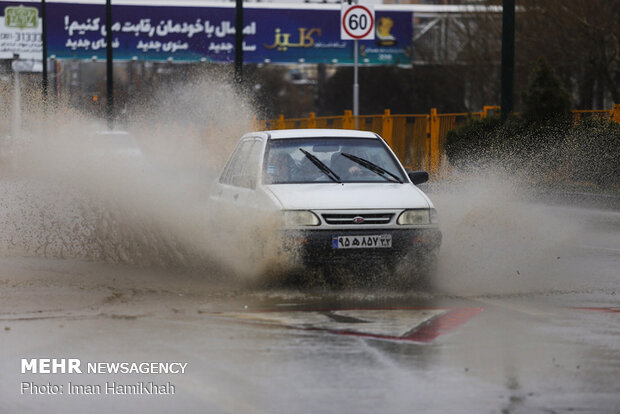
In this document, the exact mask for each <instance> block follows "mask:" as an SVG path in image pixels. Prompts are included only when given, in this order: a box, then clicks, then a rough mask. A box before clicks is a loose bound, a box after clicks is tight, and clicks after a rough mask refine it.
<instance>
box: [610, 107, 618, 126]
mask: <svg viewBox="0 0 620 414" xmlns="http://www.w3.org/2000/svg"><path fill="white" fill-rule="evenodd" d="M611 119H613V120H614V122H617V123H619V124H620V104H614V109H612V113H611Z"/></svg>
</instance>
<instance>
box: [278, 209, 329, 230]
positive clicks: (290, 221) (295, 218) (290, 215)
mask: <svg viewBox="0 0 620 414" xmlns="http://www.w3.org/2000/svg"><path fill="white" fill-rule="evenodd" d="M284 224H285V225H286V226H289V227H296V226H318V225H319V224H321V221H320V220H319V218H318V217H317V216H316V214H314V213H313V212H311V211H307V210H291V211H285V212H284Z"/></svg>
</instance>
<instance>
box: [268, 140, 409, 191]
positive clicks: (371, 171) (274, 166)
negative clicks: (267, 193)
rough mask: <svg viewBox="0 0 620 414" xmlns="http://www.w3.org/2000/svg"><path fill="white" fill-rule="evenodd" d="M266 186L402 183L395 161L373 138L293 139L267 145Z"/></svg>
mask: <svg viewBox="0 0 620 414" xmlns="http://www.w3.org/2000/svg"><path fill="white" fill-rule="evenodd" d="M263 173H264V182H265V183H266V184H304V183H321V182H336V183H341V182H342V183H364V182H378V183H380V182H385V183H390V182H392V183H393V182H397V183H398V182H400V183H402V182H404V180H405V178H404V177H403V174H402V170H401V168H400V167H399V165H398V162H397V160H396V159H395V158H394V157H393V156H392V154H391V153H390V152H389V151H388V149H387V148H386V146H385V144H384V143H383V142H382V141H381V140H379V139H374V138H325V137H321V138H295V139H276V140H272V141H270V144H269V146H268V147H267V154H266V157H265V163H264V171H263Z"/></svg>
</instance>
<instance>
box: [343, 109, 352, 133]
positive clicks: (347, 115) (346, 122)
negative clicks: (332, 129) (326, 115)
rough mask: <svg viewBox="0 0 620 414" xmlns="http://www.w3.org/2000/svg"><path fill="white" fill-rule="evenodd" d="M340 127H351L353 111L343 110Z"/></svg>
mask: <svg viewBox="0 0 620 414" xmlns="http://www.w3.org/2000/svg"><path fill="white" fill-rule="evenodd" d="M342 129H353V111H351V110H346V111H344V118H342Z"/></svg>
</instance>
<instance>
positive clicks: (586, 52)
mask: <svg viewBox="0 0 620 414" xmlns="http://www.w3.org/2000/svg"><path fill="white" fill-rule="evenodd" d="M517 4H518V5H519V6H520V7H522V11H521V12H520V13H518V16H517V22H518V23H517V24H518V26H517V27H518V29H517V61H520V62H523V63H525V62H533V61H534V60H536V59H537V58H538V57H539V56H544V57H545V58H546V59H547V60H548V61H549V62H553V65H554V67H555V69H556V70H557V71H558V73H559V75H560V77H561V78H563V79H564V80H565V83H567V84H569V85H571V86H572V87H573V88H572V89H573V94H574V95H576V96H577V107H579V108H584V109H587V108H593V107H596V108H602V107H603V106H605V101H606V98H607V100H608V101H609V98H610V99H611V100H612V101H613V102H620V1H617V0H613V1H609V0H546V1H544V2H541V1H537V0H521V1H520V2H518V3H517Z"/></svg>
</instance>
